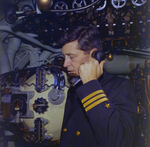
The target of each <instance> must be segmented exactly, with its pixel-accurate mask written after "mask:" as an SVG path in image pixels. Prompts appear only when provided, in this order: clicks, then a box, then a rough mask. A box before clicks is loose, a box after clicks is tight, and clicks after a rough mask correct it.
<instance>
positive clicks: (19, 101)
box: [13, 99, 23, 111]
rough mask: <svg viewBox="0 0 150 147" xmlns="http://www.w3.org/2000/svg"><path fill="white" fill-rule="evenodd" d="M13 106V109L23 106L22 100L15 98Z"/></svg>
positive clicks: (16, 109) (19, 108)
mask: <svg viewBox="0 0 150 147" xmlns="http://www.w3.org/2000/svg"><path fill="white" fill-rule="evenodd" d="M13 108H14V110H15V111H19V110H21V109H22V108H23V100H21V99H15V100H14V101H13Z"/></svg>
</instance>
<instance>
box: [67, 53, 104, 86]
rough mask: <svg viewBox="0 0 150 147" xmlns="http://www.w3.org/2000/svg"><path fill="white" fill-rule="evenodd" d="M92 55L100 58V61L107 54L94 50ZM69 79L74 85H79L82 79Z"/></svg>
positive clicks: (97, 58)
mask: <svg viewBox="0 0 150 147" xmlns="http://www.w3.org/2000/svg"><path fill="white" fill-rule="evenodd" d="M92 57H93V58H95V59H96V60H98V62H99V63H100V62H101V61H102V60H104V59H105V54H104V53H103V52H100V51H94V52H93V53H92ZM68 80H69V82H70V84H71V85H72V86H75V85H77V84H78V83H79V82H80V81H81V79H80V77H70V78H69V79H68Z"/></svg>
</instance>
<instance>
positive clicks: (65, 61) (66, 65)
mask: <svg viewBox="0 0 150 147" xmlns="http://www.w3.org/2000/svg"><path fill="white" fill-rule="evenodd" d="M68 65H69V61H68V58H67V57H66V58H65V60H64V64H63V66H64V67H68Z"/></svg>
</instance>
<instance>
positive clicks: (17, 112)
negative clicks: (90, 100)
mask: <svg viewBox="0 0 150 147" xmlns="http://www.w3.org/2000/svg"><path fill="white" fill-rule="evenodd" d="M74 24H79V25H94V26H96V27H97V29H98V30H99V31H100V33H101V39H102V43H103V48H104V52H105V61H106V62H105V65H104V68H105V69H106V71H108V72H110V73H112V74H116V75H118V76H122V77H125V78H127V79H129V80H131V81H132V82H133V83H134V87H135V95H136V99H137V113H138V119H137V122H136V123H137V124H136V136H135V145H134V147H135V146H136V147H149V146H150V1H149V0H1V1H0V146H1V147H34V146H36V147H37V146H40V147H47V146H49V147H57V146H59V141H60V132H61V126H62V121H63V115H64V107H65V102H66V96H67V91H68V88H69V87H70V86H71V85H72V82H73V81H72V80H70V78H69V76H68V75H67V72H66V69H65V68H64V67H63V61H64V58H63V56H62V54H61V47H60V46H59V44H58V39H59V37H60V36H61V35H62V34H63V33H64V32H65V31H66V30H68V29H69V28H71V27H72V26H73V25H74ZM73 80H74V79H73Z"/></svg>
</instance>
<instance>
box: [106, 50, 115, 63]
mask: <svg viewBox="0 0 150 147" xmlns="http://www.w3.org/2000/svg"><path fill="white" fill-rule="evenodd" d="M113 58H114V56H113V53H111V52H110V53H109V54H108V55H107V59H108V61H112V60H113Z"/></svg>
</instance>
